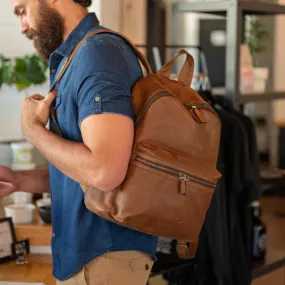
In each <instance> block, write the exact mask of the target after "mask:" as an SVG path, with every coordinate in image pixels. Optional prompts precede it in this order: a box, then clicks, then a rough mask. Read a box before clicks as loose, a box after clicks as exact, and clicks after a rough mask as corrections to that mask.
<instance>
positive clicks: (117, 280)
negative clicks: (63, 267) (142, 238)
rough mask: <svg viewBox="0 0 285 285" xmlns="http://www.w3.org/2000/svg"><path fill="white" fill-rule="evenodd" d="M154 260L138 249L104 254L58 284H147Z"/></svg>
mask: <svg viewBox="0 0 285 285" xmlns="http://www.w3.org/2000/svg"><path fill="white" fill-rule="evenodd" d="M152 266H153V260H152V258H151V257H149V256H148V255H146V254H144V253H141V252H138V251H119V252H111V253H107V254H105V255H102V256H100V257H98V258H96V259H94V260H92V261H91V262H90V263H88V264H87V265H86V266H85V267H84V268H83V269H82V270H81V271H79V272H78V273H77V274H75V275H74V276H73V277H72V278H71V279H69V280H67V281H63V282H61V281H57V285H146V284H147V281H148V278H149V274H150V272H151V268H152Z"/></svg>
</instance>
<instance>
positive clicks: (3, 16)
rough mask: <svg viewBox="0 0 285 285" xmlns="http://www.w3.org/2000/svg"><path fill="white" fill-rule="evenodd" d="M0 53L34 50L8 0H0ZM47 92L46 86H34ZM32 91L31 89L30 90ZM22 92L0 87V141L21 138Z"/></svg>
mask: <svg viewBox="0 0 285 285" xmlns="http://www.w3.org/2000/svg"><path fill="white" fill-rule="evenodd" d="M0 39H1V44H0V54H3V55H4V56H7V57H16V56H23V55H26V54H31V53H33V52H35V50H34V47H33V43H32V42H31V41H29V40H28V39H27V38H26V37H25V36H23V35H22V34H21V33H20V23H19V20H18V19H17V18H16V16H15V15H14V14H13V8H12V5H11V3H10V0H1V9H0ZM36 90H37V92H39V93H40V92H43V93H45V92H47V91H46V90H47V86H45V87H43V88H36ZM30 91H32V90H30ZM24 96H25V94H24V93H19V92H17V91H16V89H15V88H14V87H13V88H8V87H6V86H2V88H1V89H0V141H3V140H14V139H21V138H22V137H23V136H22V132H21V129H20V116H19V113H20V105H21V102H22V100H23V98H24Z"/></svg>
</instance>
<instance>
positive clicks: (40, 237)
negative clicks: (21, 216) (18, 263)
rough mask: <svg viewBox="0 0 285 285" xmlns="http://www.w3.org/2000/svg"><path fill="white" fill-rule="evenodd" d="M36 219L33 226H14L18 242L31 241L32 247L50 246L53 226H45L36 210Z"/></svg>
mask: <svg viewBox="0 0 285 285" xmlns="http://www.w3.org/2000/svg"><path fill="white" fill-rule="evenodd" d="M35 213H36V215H35V219H34V221H33V223H32V224H19V225H14V227H15V231H16V237H17V239H18V240H24V239H29V240H30V245H41V246H47V245H50V241H51V236H52V226H51V224H45V223H44V222H43V221H42V220H41V218H40V217H39V215H38V212H37V210H36V212H35Z"/></svg>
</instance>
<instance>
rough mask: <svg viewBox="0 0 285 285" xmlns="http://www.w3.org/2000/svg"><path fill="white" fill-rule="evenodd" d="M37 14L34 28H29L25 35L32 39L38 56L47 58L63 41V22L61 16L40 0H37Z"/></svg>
mask: <svg viewBox="0 0 285 285" xmlns="http://www.w3.org/2000/svg"><path fill="white" fill-rule="evenodd" d="M38 15H39V17H38V20H37V21H36V29H32V28H31V29H29V30H28V31H27V32H26V36H27V37H28V38H29V39H30V40H33V41H34V47H35V49H36V50H37V51H38V53H39V55H40V57H42V58H43V59H45V60H47V59H49V56H50V55H51V54H52V53H53V52H54V51H55V50H56V49H57V48H58V47H59V46H60V45H61V44H62V42H63V34H64V22H63V18H62V16H61V15H60V14H59V13H58V12H57V11H56V10H54V9H52V8H50V7H48V6H47V4H46V3H45V2H44V1H42V0H40V1H39V14H38Z"/></svg>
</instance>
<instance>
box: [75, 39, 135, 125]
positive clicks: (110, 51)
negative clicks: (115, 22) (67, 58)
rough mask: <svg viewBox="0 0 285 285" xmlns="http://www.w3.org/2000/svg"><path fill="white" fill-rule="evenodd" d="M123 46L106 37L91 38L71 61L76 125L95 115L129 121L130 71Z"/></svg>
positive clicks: (130, 98) (130, 104) (131, 116)
mask: <svg viewBox="0 0 285 285" xmlns="http://www.w3.org/2000/svg"><path fill="white" fill-rule="evenodd" d="M124 49H125V46H124V45H123V46H120V45H119V43H118V44H116V43H114V42H113V41H109V40H107V39H106V40H102V39H101V40H100V41H98V40H93V39H91V41H89V42H87V43H86V44H85V45H84V46H83V47H82V49H81V51H80V53H79V55H78V57H77V58H76V62H75V64H76V65H77V66H76V68H75V70H76V72H78V75H79V76H78V79H76V80H77V82H76V84H75V88H76V92H75V94H76V101H77V105H78V124H79V126H80V125H81V123H82V121H83V120H84V119H85V118H87V117H89V116H92V115H95V114H120V115H123V116H127V117H129V118H131V119H132V120H133V118H134V115H133V107H132V96H131V83H130V70H129V67H128V62H127V60H126V57H125V51H124Z"/></svg>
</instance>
